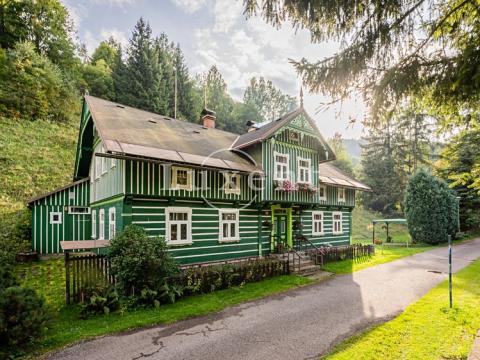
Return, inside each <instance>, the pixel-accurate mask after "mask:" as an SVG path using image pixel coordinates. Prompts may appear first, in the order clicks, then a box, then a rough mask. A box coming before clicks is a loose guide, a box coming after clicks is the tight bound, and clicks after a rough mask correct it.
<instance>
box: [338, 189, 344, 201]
mask: <svg viewBox="0 0 480 360" xmlns="http://www.w3.org/2000/svg"><path fill="white" fill-rule="evenodd" d="M337 190H338V202H345V188H338V189H337Z"/></svg>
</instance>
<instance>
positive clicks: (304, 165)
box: [297, 157, 312, 184]
mask: <svg viewBox="0 0 480 360" xmlns="http://www.w3.org/2000/svg"><path fill="white" fill-rule="evenodd" d="M311 165H312V161H311V160H310V159H306V158H302V157H297V182H299V183H302V184H310V183H311V182H312V176H311V172H312V170H311Z"/></svg>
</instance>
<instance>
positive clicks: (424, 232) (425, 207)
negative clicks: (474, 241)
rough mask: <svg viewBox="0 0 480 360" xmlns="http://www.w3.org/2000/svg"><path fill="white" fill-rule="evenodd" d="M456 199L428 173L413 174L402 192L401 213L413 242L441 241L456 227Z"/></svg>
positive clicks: (445, 239)
mask: <svg viewBox="0 0 480 360" xmlns="http://www.w3.org/2000/svg"><path fill="white" fill-rule="evenodd" d="M457 214H458V202H457V199H456V194H455V192H454V191H453V190H451V189H450V188H449V187H448V185H447V184H446V183H445V182H444V181H442V180H440V179H438V178H437V177H435V176H433V175H432V174H430V173H429V172H426V171H424V170H421V171H419V172H417V173H416V174H415V175H413V176H412V177H411V178H410V180H409V182H408V185H407V188H406V192H405V216H406V219H407V223H408V230H409V232H410V235H411V236H412V239H413V240H414V241H415V242H424V243H428V244H438V243H443V242H446V241H447V240H448V238H447V236H448V235H452V237H453V236H454V235H455V233H456V231H457V229H458V217H457V216H458V215H457Z"/></svg>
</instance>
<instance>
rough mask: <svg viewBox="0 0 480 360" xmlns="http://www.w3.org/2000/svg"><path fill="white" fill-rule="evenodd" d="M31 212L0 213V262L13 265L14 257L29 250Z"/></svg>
mask: <svg viewBox="0 0 480 360" xmlns="http://www.w3.org/2000/svg"><path fill="white" fill-rule="evenodd" d="M30 217H31V212H30V211H29V210H22V211H14V212H11V213H0V262H1V261H7V262H9V263H13V262H14V261H15V256H16V255H17V254H18V253H20V252H24V251H28V250H30V241H29V239H30V234H31V221H30Z"/></svg>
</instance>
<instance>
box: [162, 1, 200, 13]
mask: <svg viewBox="0 0 480 360" xmlns="http://www.w3.org/2000/svg"><path fill="white" fill-rule="evenodd" d="M171 1H172V2H173V3H174V4H175V5H176V6H177V7H179V8H180V9H182V10H183V11H185V12H186V13H187V14H193V13H194V12H197V11H198V10H200V9H201V8H202V7H203V6H205V5H206V4H207V0H171Z"/></svg>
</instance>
